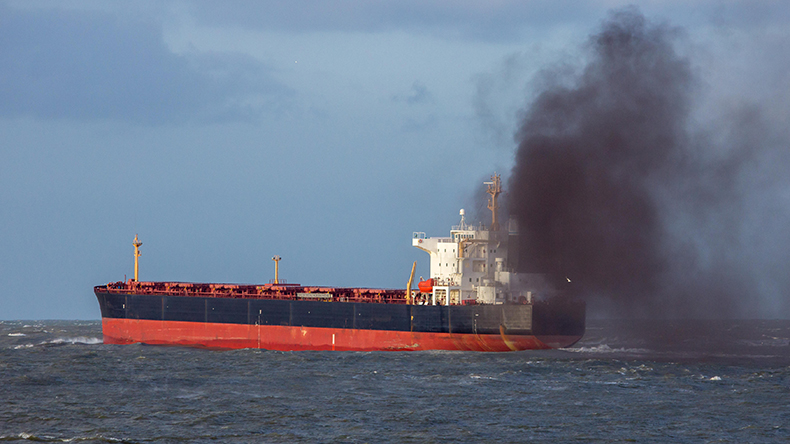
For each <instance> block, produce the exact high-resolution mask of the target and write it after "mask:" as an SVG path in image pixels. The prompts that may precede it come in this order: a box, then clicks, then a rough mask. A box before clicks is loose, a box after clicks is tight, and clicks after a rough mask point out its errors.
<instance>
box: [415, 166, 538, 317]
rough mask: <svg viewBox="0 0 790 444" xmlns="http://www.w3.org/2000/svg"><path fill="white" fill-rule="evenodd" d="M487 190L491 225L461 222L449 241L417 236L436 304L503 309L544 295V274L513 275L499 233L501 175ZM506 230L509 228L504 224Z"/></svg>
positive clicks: (503, 232)
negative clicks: (507, 304)
mask: <svg viewBox="0 0 790 444" xmlns="http://www.w3.org/2000/svg"><path fill="white" fill-rule="evenodd" d="M485 183H486V184H487V185H488V190H487V193H488V194H489V202H488V208H489V209H490V210H491V212H492V217H491V225H490V226H488V227H486V226H485V225H483V224H482V223H480V224H477V225H472V224H468V223H467V222H466V217H465V212H464V210H463V209H462V210H461V211H460V216H461V220H460V222H459V223H458V225H454V226H453V227H452V228H451V230H450V237H427V236H426V235H425V233H423V232H415V233H414V234H413V238H412V246H414V247H416V248H419V249H420V250H423V251H425V252H426V253H428V254H429V255H430V261H431V262H430V278H431V279H433V285H432V302H433V303H434V304H437V303H438V304H443V305H454V304H469V303H482V304H501V303H505V302H516V301H531V300H532V298H533V296H536V295H539V294H540V293H546V292H547V291H549V290H548V288H549V286H548V283H547V282H546V280H545V279H544V277H543V276H542V275H540V274H532V273H515V272H514V271H513V270H511V268H510V265H509V264H508V238H509V231H508V230H501V229H500V227H499V223H498V220H497V208H498V206H497V203H496V198H497V196H498V195H499V193H500V192H501V187H500V179H499V176H498V175H494V176H493V177H492V178H491V182H485ZM506 225H508V224H506Z"/></svg>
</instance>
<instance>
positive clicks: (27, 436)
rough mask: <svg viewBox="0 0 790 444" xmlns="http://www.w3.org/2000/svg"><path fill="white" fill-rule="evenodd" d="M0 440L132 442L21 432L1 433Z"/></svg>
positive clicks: (109, 438) (98, 437) (98, 436)
mask: <svg viewBox="0 0 790 444" xmlns="http://www.w3.org/2000/svg"><path fill="white" fill-rule="evenodd" d="M0 441H33V442H85V441H89V442H130V441H127V440H125V439H118V438H112V437H108V436H102V435H95V436H75V437H73V438H57V437H54V436H46V435H40V436H39V435H34V434H32V433H25V432H22V433H19V434H18V435H0Z"/></svg>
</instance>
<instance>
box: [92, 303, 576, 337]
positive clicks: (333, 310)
mask: <svg viewBox="0 0 790 444" xmlns="http://www.w3.org/2000/svg"><path fill="white" fill-rule="evenodd" d="M96 296H97V298H98V300H99V305H100V307H101V310H102V331H103V335H104V343H106V344H129V343H144V344H155V345H183V346H196V347H206V348H225V349H238V348H261V349H269V350H283V351H291V350H338V351H341V350H346V351H377V350H386V351H397V350H474V351H515V350H535V349H548V348H561V347H568V346H570V345H572V344H574V343H575V342H577V341H578V340H579V339H581V337H582V335H583V334H584V304H583V303H579V302H573V303H567V302H566V303H565V304H562V305H553V306H549V305H535V306H533V305H488V306H485V305H472V306H451V307H447V306H421V305H404V304H375V303H351V302H319V301H301V300H271V299H240V298H223V297H194V296H172V295H148V294H146V295H141V294H133V293H105V292H101V291H98V290H97V291H96Z"/></svg>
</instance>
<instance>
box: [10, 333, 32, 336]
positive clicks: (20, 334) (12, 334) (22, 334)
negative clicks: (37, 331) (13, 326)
mask: <svg viewBox="0 0 790 444" xmlns="http://www.w3.org/2000/svg"><path fill="white" fill-rule="evenodd" d="M8 336H14V337H18V336H27V335H26V334H24V333H9V334H8Z"/></svg>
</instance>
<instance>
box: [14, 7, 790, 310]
mask: <svg viewBox="0 0 790 444" xmlns="http://www.w3.org/2000/svg"><path fill="white" fill-rule="evenodd" d="M627 5H628V3H627V2H620V1H615V0H610V1H573V2H569V1H530V2H523V1H507V0H502V1H491V2H472V1H453V2H450V1H441V0H427V1H419V2H417V1H389V0H385V1H353V0H352V1H338V2H317V1H316V2H314V1H288V2H274V1H235V2H225V3H222V4H220V3H216V2H205V1H156V2H153V1H151V2H147V1H140V2H133V3H131V4H129V3H122V2H104V1H71V2H48V1H41V2H39V1H30V0H26V1H0V227H2V229H3V235H4V240H5V242H3V248H2V253H0V319H5V320H12V319H99V318H100V312H99V307H98V304H97V302H96V300H95V297H94V295H93V292H92V288H93V286H95V285H102V284H106V283H108V282H114V281H119V280H123V279H125V278H128V277H131V276H132V274H133V265H134V258H133V247H132V241H133V239H134V236H135V234H137V235H138V236H139V238H140V240H141V241H142V242H143V246H142V247H141V251H142V256H141V257H140V280H156V281H197V282H233V283H264V282H268V281H269V280H270V279H272V278H273V277H274V263H273V262H272V260H271V258H272V256H275V255H279V256H281V257H282V261H281V262H280V277H281V278H284V279H285V280H287V281H288V282H292V283H301V284H309V285H333V286H368V287H383V288H400V287H404V286H405V285H406V282H407V280H408V277H409V272H410V268H411V264H412V262H413V261H417V262H418V268H417V276H418V277H419V276H420V275H423V276H425V277H426V278H427V277H428V273H429V272H428V256H427V255H426V254H425V253H424V252H421V251H419V250H417V249H415V248H413V247H411V245H410V244H411V238H412V233H413V232H415V231H420V232H425V233H427V234H428V235H429V236H445V235H448V234H449V229H450V226H451V225H453V224H456V223H458V220H459V216H458V211H459V210H460V209H461V208H465V209H466V210H467V214H472V215H484V214H485V210H484V208H482V207H481V202H484V200H481V199H480V198H479V196H476V195H477V194H479V193H480V191H481V188H480V184H481V183H482V182H483V181H484V180H486V179H487V178H488V177H489V176H490V175H491V174H493V173H494V172H497V173H501V174H503V175H504V176H505V177H506V178H507V176H508V174H509V172H510V170H511V169H512V167H513V163H514V155H515V151H516V146H517V143H516V141H515V139H514V134H515V133H516V130H517V128H518V124H519V119H520V116H521V115H522V114H523V110H524V109H525V108H526V107H527V106H528V104H529V103H530V102H531V101H532V100H534V99H535V96H536V94H538V92H539V91H540V90H541V81H542V80H541V79H542V78H543V77H541V75H540V74H541V73H545V72H546V70H547V69H551V71H552V72H561V69H559V68H558V67H563V66H569V67H573V66H575V65H578V64H580V63H583V62H584V58H585V57H586V55H585V54H586V53H585V50H584V48H585V44H586V43H587V42H588V39H589V37H590V35H592V34H594V33H595V32H597V30H598V29H599V28H600V27H601V23H602V22H603V21H604V20H606V18H607V17H608V16H609V15H610V14H611V13H612V11H616V10H618V9H620V8H623V7H625V6H627ZM639 11H640V12H641V13H642V14H644V16H645V17H646V18H647V19H648V20H650V21H652V22H655V23H665V24H666V25H667V26H669V27H671V28H672V29H675V30H676V32H677V33H678V35H679V36H680V37H679V38H678V39H677V42H678V43H677V44H678V51H680V52H682V53H683V54H685V55H687V56H688V58H689V60H690V63H691V64H692V70H693V72H694V73H695V75H696V77H695V79H696V82H697V83H696V91H698V94H699V100H696V101H695V102H694V103H695V104H696V105H695V110H694V113H693V116H694V118H695V119H697V120H699V121H703V122H719V121H720V120H718V117H717V116H720V115H721V114H722V113H726V112H728V111H730V110H740V109H744V108H748V107H757V108H759V109H760V110H761V112H762V113H763V115H765V116H766V117H765V119H766V120H765V122H766V125H768V126H770V127H771V128H785V129H786V128H789V127H790V125H788V123H790V122H788V120H790V119H789V117H788V116H790V113H789V112H788V110H789V108H790V105H789V103H790V100H789V99H790V93H789V92H788V91H790V74H789V73H790V62H789V61H788V59H789V58H790V56H788V51H787V48H788V47H789V46H790V45H788V43H789V41H790V26H789V25H790V5H787V4H786V3H785V2H779V1H776V2H772V1H766V2H738V1H724V2H720V1H698V2H681V1H646V2H640V4H639ZM569 69H571V68H569ZM785 136H786V134H785V135H780V136H779V137H780V138H781V137H785ZM781 140H788V139H781ZM785 191H786V190H785ZM765 197H766V199H767V198H770V199H772V200H774V201H778V202H780V204H781V205H783V208H790V193H788V192H782V193H778V194H773V193H772V194H771V195H770V196H765ZM755 223H757V222H755ZM769 247H771V248H780V249H786V245H785V248H782V247H781V246H777V245H769ZM765 287H766V289H758V290H757V291H764V293H765V297H764V298H762V299H761V305H760V308H759V310H758V312H757V313H758V315H759V316H761V317H769V318H774V317H783V318H787V317H790V303H788V302H787V300H786V298H788V297H790V295H785V294H779V293H777V291H776V289H772V288H771V285H770V282H769V283H766V284H765Z"/></svg>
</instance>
